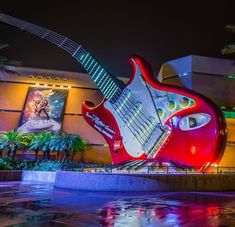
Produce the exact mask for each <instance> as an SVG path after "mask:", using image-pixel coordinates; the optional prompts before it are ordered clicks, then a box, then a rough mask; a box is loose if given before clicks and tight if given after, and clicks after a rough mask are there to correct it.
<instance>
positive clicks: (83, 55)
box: [0, 13, 123, 102]
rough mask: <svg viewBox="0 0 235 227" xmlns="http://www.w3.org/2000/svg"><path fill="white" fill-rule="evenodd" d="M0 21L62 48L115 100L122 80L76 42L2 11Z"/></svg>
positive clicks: (101, 89) (110, 98)
mask: <svg viewBox="0 0 235 227" xmlns="http://www.w3.org/2000/svg"><path fill="white" fill-rule="evenodd" d="M0 21H2V22H4V23H6V24H9V25H12V26H14V27H17V28H19V29H20V30H22V31H26V32H29V33H31V34H34V35H36V36H38V37H40V38H41V39H45V40H47V41H49V42H51V43H53V44H55V45H56V46H58V47H60V48H62V49H64V50H65V51H67V52H68V53H69V54H70V55H71V56H72V57H73V58H75V59H76V60H77V61H78V62H79V63H80V64H81V65H82V66H83V67H84V69H85V70H86V71H87V72H88V74H89V75H90V76H91V79H92V80H93V81H94V82H95V83H96V85H97V87H98V88H99V89H100V91H101V93H102V94H103V95H104V97H105V98H106V99H107V100H109V101H111V102H115V101H116V100H117V98H118V97H119V95H120V93H121V90H122V88H121V87H122V85H123V83H122V81H120V80H118V79H117V78H116V77H114V76H113V75H111V74H110V73H108V72H107V71H106V70H105V69H104V68H103V67H102V66H101V65H100V63H99V62H98V61H97V60H96V59H95V58H94V57H93V56H92V55H91V54H89V53H88V52H87V51H86V50H85V49H84V48H83V47H82V46H81V45H79V44H78V43H76V42H74V41H73V40H71V39H69V38H67V37H65V36H63V35H61V34H59V33H57V32H54V31H51V30H49V29H47V28H43V27H40V26H38V25H35V24H32V23H29V22H26V21H23V20H20V19H17V18H15V17H12V16H9V15H6V14H3V13H0Z"/></svg>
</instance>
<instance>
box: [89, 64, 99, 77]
mask: <svg viewBox="0 0 235 227" xmlns="http://www.w3.org/2000/svg"><path fill="white" fill-rule="evenodd" d="M100 67H101V66H100V65H98V67H97V69H96V70H95V72H94V73H93V75H91V77H92V79H93V76H95V74H96V73H97V72H98V70H99V69H100Z"/></svg>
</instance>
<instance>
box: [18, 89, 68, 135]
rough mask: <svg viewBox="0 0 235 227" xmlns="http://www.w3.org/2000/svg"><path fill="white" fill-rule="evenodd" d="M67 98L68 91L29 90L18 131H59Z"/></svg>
mask: <svg viewBox="0 0 235 227" xmlns="http://www.w3.org/2000/svg"><path fill="white" fill-rule="evenodd" d="M67 96H68V90H62V89H47V88H36V87H31V88H29V91H28V95H27V99H26V102H25V107H24V111H23V114H22V117H21V121H20V124H19V130H22V131H23V132H26V133H30V132H39V131H42V130H49V131H53V132H58V131H60V129H61V124H62V119H63V113H64V107H65V103H66V100H67Z"/></svg>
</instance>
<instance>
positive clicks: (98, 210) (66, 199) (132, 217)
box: [0, 182, 235, 227]
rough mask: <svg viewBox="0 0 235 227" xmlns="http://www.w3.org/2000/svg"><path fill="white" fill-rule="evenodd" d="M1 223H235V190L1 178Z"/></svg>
mask: <svg viewBox="0 0 235 227" xmlns="http://www.w3.org/2000/svg"><path fill="white" fill-rule="evenodd" d="M0 226H17V227H26V226H30V227H36V226H43V227H47V226H78V227H93V226H107V227H111V226H115V227H126V226H127V227H138V226H141V227H144V226H151V227H152V226H158V227H165V226H186V227H187V226H200V227H203V226H210V227H211V226H235V192H229V193H225V192H224V193H218V192H216V193H202V192H200V193H198V192H197V193H194V192H191V193H189V192H187V193H184V192H166V193H164V192H162V193H131V192H130V193H114V192H109V193H107V192H84V191H72V190H61V189H57V188H53V186H52V185H50V184H42V183H33V182H0Z"/></svg>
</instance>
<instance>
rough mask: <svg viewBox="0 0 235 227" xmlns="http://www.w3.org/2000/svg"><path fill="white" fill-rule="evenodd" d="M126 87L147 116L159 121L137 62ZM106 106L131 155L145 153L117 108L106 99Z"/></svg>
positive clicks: (135, 155) (137, 155) (136, 155)
mask: <svg viewBox="0 0 235 227" xmlns="http://www.w3.org/2000/svg"><path fill="white" fill-rule="evenodd" d="M135 64H136V63H135ZM126 89H129V90H130V91H131V96H132V97H133V99H134V100H135V101H138V102H141V110H142V111H143V112H144V113H145V114H146V115H147V117H154V118H155V120H156V121H158V117H157V114H156V110H155V108H154V105H153V102H152V99H151V96H150V94H149V91H148V90H147V88H146V84H145V82H144V81H143V79H142V76H141V71H140V68H139V66H138V65H137V64H136V73H135V77H134V79H133V81H132V83H131V84H130V85H128V86H127V87H126V88H125V89H124V90H126ZM104 106H105V107H106V108H107V109H108V110H110V111H111V112H112V113H113V116H114V118H115V120H116V121H117V123H118V125H119V130H120V132H121V135H122V138H123V144H124V146H125V149H126V151H127V152H128V153H129V155H131V156H132V157H135V158H137V157H139V156H141V155H142V154H143V153H145V152H144V151H143V150H142V145H141V144H140V142H139V141H138V140H137V139H136V138H135V136H134V135H133V133H132V132H131V130H130V129H129V128H128V127H127V125H126V123H125V122H124V121H123V120H122V119H121V117H120V116H119V114H118V113H117V112H116V108H114V107H113V105H112V104H111V103H110V102H109V101H106V102H105V103H104Z"/></svg>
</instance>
